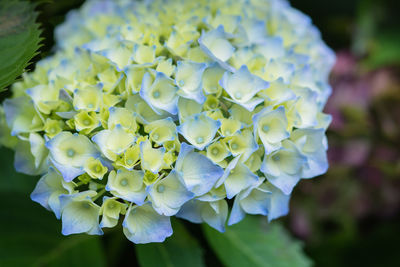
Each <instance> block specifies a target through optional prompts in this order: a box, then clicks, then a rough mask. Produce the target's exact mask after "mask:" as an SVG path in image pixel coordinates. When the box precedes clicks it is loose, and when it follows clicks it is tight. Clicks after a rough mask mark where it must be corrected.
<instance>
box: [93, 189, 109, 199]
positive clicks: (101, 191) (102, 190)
mask: <svg viewBox="0 0 400 267" xmlns="http://www.w3.org/2000/svg"><path fill="white" fill-rule="evenodd" d="M105 192H106V189H105V188H103V189H101V190H100V191H99V192H97V195H96V196H95V197H93V198H92V200H93V202H94V201H96V200H97V199H98V198H99V197H101V196H102V195H103V194H104V193H105Z"/></svg>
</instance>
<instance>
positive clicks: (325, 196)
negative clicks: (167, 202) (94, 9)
mask: <svg viewBox="0 0 400 267" xmlns="http://www.w3.org/2000/svg"><path fill="white" fill-rule="evenodd" d="M36 2H39V3H40V4H39V5H38V7H37V10H38V11H39V12H40V15H39V18H38V20H39V22H40V23H41V25H42V30H43V34H42V36H43V37H44V40H43V42H42V43H43V46H42V47H41V50H40V52H41V53H40V54H39V55H37V56H36V57H35V58H34V60H33V61H34V62H36V61H38V60H40V59H41V58H43V57H46V56H47V55H48V54H50V53H51V52H52V47H53V44H54V40H53V31H54V27H55V26H56V25H57V24H59V23H61V22H62V21H63V20H64V17H65V14H66V13H67V12H68V11H69V10H71V9H73V8H77V7H79V6H80V5H81V4H82V2H83V1H78V0H69V1H36ZM291 3H292V5H293V6H294V7H296V8H298V9H300V10H301V11H303V12H305V13H306V14H308V15H310V16H311V18H312V19H313V21H314V23H315V24H316V25H317V26H318V28H319V29H320V31H321V34H322V37H323V39H324V40H325V41H326V42H327V43H328V45H329V46H330V47H332V48H333V49H334V50H335V51H336V53H337V63H336V65H335V67H334V69H333V72H332V76H331V84H332V86H333V93H332V96H331V98H330V100H329V102H328V104H327V107H326V112H327V113H329V114H332V116H333V122H332V125H331V127H330V129H329V130H328V133H327V134H328V140H329V145H330V149H329V152H328V153H329V159H330V166H331V167H330V169H329V171H328V173H327V174H326V175H324V176H322V177H318V178H316V179H311V180H302V181H301V182H300V184H299V185H298V186H297V187H296V189H295V190H294V192H293V194H292V195H293V198H292V200H291V211H290V214H289V216H287V217H285V218H282V219H280V221H281V223H283V224H284V226H285V228H286V229H287V230H289V231H290V233H291V235H292V236H294V237H295V238H297V239H300V240H301V241H302V243H303V248H304V250H305V253H306V254H307V256H308V258H310V259H311V260H312V261H313V263H314V266H323V267H330V266H363V267H368V266H400V254H399V253H398V247H399V244H400V212H399V211H400V155H399V154H400V80H399V79H400V76H399V73H400V30H399V29H400V23H399V19H398V17H399V16H398V14H397V13H398V11H399V10H400V4H399V1H397V0H381V1H377V0H376V1H372V0H360V1H351V0H336V1H329V2H328V1H316V0H293V1H291ZM31 68H34V64H33V65H31ZM9 95H10V92H9V91H6V92H2V93H0V99H1V101H3V100H4V99H5V98H6V97H8V96H9ZM0 153H1V154H0V158H1V161H0V167H1V168H0V177H1V178H0V207H1V209H0V211H1V212H0V214H1V217H0V218H1V220H0V259H1V260H0V262H2V263H3V264H4V266H5V267H7V266H32V265H33V266H64V265H69V266H81V265H82V266H137V261H138V259H136V256H135V255H136V254H135V249H136V250H137V251H138V250H141V247H140V246H139V247H136V248H135V246H133V245H131V244H130V243H129V242H128V241H126V239H125V238H124V236H123V235H122V231H121V229H117V230H116V231H112V232H106V235H105V236H104V238H97V237H89V236H86V235H79V236H75V237H66V238H65V237H62V236H61V234H60V227H61V226H60V222H59V221H57V220H55V218H54V217H53V215H52V214H50V212H47V211H46V210H45V209H43V208H42V207H40V206H39V205H37V204H36V203H33V202H31V201H30V199H29V193H30V192H31V191H32V189H33V188H34V185H35V183H36V181H37V177H27V176H23V175H19V174H17V173H15V171H14V170H13V166H12V164H13V163H12V162H13V154H12V152H11V151H9V150H7V149H6V148H1V149H0ZM185 226H187V229H188V230H189V232H191V234H192V235H193V236H195V237H196V238H197V241H195V240H194V239H190V238H189V237H187V236H185V235H183V236H180V237H179V238H181V239H179V240H178V241H177V243H174V244H173V246H175V248H176V249H177V250H180V249H182V248H183V247H187V248H189V249H190V248H191V244H192V245H193V246H192V248H193V250H192V252H193V253H194V254H196V253H200V252H199V251H197V250H196V249H197V247H196V244H195V243H200V244H201V246H202V247H203V253H204V256H205V257H204V259H205V263H206V264H207V266H223V264H222V263H221V262H220V261H219V260H218V257H217V255H216V254H215V253H214V252H213V251H212V249H211V247H210V245H209V244H208V243H207V242H206V241H205V237H204V236H203V235H202V234H201V226H198V225H192V224H186V223H185ZM177 227H179V226H177ZM206 232H207V231H206ZM270 241H271V240H270ZM32 244H34V245H32ZM281 245H282V246H283V245H284V244H283V243H282V244H281ZM211 246H212V244H211ZM5 248H7V249H5ZM153 249H155V250H154V257H158V256H160V254H162V251H157V249H158V248H155V247H154V248H153ZM148 251H149V250H148ZM167 253H169V252H168V251H167ZM171 253H176V251H175V252H171ZM38 255H44V256H40V257H38ZM150 257H151V255H150ZM139 262H140V259H139ZM0 266H3V265H2V264H0ZM148 266H151V265H148ZM266 266H267V265H266ZM268 266H272V267H274V265H273V264H272V265H268ZM292 266H296V265H292Z"/></svg>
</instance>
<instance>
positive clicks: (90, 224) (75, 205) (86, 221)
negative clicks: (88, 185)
mask: <svg viewBox="0 0 400 267" xmlns="http://www.w3.org/2000/svg"><path fill="white" fill-rule="evenodd" d="M94 195H96V192H94V191H87V192H81V193H77V194H73V195H61V196H60V203H61V220H62V230H61V232H62V234H63V235H70V234H79V233H87V234H90V235H102V234H103V231H102V230H101V228H100V226H99V211H100V207H99V206H98V205H97V204H95V203H93V201H92V200H91V199H90V197H92V196H94Z"/></svg>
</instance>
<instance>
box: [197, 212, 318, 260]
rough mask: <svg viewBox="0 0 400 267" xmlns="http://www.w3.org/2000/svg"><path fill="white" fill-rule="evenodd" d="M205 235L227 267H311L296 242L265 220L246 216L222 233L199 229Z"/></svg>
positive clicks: (205, 227) (210, 229) (281, 229)
mask: <svg viewBox="0 0 400 267" xmlns="http://www.w3.org/2000/svg"><path fill="white" fill-rule="evenodd" d="M203 229H204V233H205V236H206V238H207V240H208V242H209V244H210V245H211V247H212V248H213V250H214V251H215V253H216V254H217V256H218V257H219V259H220V260H221V261H222V262H223V263H224V264H225V265H226V266H227V267H243V266H254V267H257V266H260V267H261V266H262V267H303V266H311V262H310V260H309V259H308V258H307V257H306V256H305V255H304V254H303V252H302V249H301V245H300V244H299V242H298V241H294V240H292V239H291V238H290V237H289V235H288V233H287V232H286V231H285V230H284V228H283V227H282V226H280V225H279V224H277V223H271V224H268V223H267V221H266V219H265V218H260V217H257V216H247V217H246V218H245V219H244V220H243V221H242V222H240V223H238V224H236V225H233V226H230V227H227V229H226V232H225V233H220V232H218V231H216V230H214V229H213V228H211V227H209V226H207V225H204V226H203Z"/></svg>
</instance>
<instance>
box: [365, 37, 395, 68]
mask: <svg viewBox="0 0 400 267" xmlns="http://www.w3.org/2000/svg"><path fill="white" fill-rule="evenodd" d="M399 44H400V34H399V32H398V31H386V32H382V33H379V34H377V35H376V36H375V38H374V39H373V41H372V44H371V51H370V52H369V56H368V57H367V58H366V59H365V60H364V62H363V63H364V64H366V66H367V67H369V68H370V69H376V68H379V67H383V66H387V65H391V64H393V65H399V62H400V49H399Z"/></svg>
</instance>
